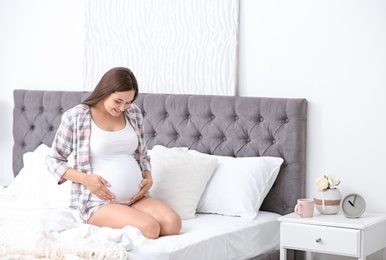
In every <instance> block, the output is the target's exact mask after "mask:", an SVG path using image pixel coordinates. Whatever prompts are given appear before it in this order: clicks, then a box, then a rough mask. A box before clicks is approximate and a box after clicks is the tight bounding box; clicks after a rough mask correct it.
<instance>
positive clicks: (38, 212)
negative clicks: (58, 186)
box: [0, 208, 143, 260]
mask: <svg viewBox="0 0 386 260" xmlns="http://www.w3.org/2000/svg"><path fill="white" fill-rule="evenodd" d="M140 238H143V236H142V235H141V233H140V232H139V230H138V229H136V228H133V227H129V226H127V227H125V228H123V229H111V228H98V227H96V226H92V225H87V224H80V223H77V222H76V221H75V219H74V217H73V216H72V215H71V213H69V212H66V211H60V210H53V209H47V208H45V209H27V210H16V211H8V212H7V211H5V212H4V211H0V259H66V260H67V259H76V260H78V259H132V257H131V255H130V253H129V252H128V251H130V250H132V249H133V246H134V244H133V239H140Z"/></svg>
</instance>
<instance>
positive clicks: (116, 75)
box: [82, 67, 138, 106]
mask: <svg viewBox="0 0 386 260" xmlns="http://www.w3.org/2000/svg"><path fill="white" fill-rule="evenodd" d="M129 90H134V92H135V93H134V98H133V100H132V101H134V100H135V99H136V98H137V96H138V84H137V79H136V78H135V76H134V74H133V72H132V71H131V70H129V69H128V68H125V67H115V68H112V69H110V70H109V71H107V72H106V73H105V74H104V75H103V77H102V78H101V80H100V81H99V83H98V85H97V86H96V87H95V89H94V91H93V92H92V93H91V94H90V96H89V97H88V98H86V99H85V100H84V101H83V102H82V104H85V105H88V106H92V105H95V104H97V103H98V102H99V101H101V100H103V99H104V98H105V97H107V96H109V95H110V94H112V93H114V92H124V91H129Z"/></svg>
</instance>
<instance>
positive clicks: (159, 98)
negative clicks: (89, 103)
mask: <svg viewBox="0 0 386 260" xmlns="http://www.w3.org/2000/svg"><path fill="white" fill-rule="evenodd" d="M88 94H89V93H88V92H80V91H79V92H77V91H39V90H14V101H15V107H14V124H13V127H14V129H13V135H14V142H15V144H14V148H13V170H14V175H15V176H16V175H17V174H18V173H19V171H20V169H21V168H22V167H23V160H22V155H23V153H25V152H28V151H33V150H34V149H35V148H36V147H37V146H39V145H40V144H41V143H45V144H47V145H49V146H51V143H52V140H53V138H54V135H55V131H56V128H57V127H58V125H59V123H60V119H61V115H62V113H63V112H64V111H65V110H67V109H69V108H71V107H73V106H75V105H77V104H79V103H80V102H81V100H83V99H84V98H85V97H86V96H87V95H88ZM135 103H136V104H137V105H138V106H139V107H140V108H141V109H142V112H143V115H144V119H145V137H146V142H147V146H148V148H149V149H151V148H152V147H153V146H154V145H156V144H160V145H164V146H166V147H173V146H184V147H189V148H190V149H194V150H198V151H200V152H204V153H208V154H215V155H227V156H235V157H245V156H276V157H282V158H283V159H284V163H283V165H282V167H281V170H280V173H279V176H278V178H277V180H276V182H275V184H274V186H273V188H272V189H271V191H270V192H269V194H268V196H267V197H266V199H265V200H264V203H263V206H262V210H266V211H272V212H277V213H280V214H287V213H290V212H293V208H294V206H295V204H296V200H297V199H298V198H300V197H304V196H305V177H306V134H307V101H306V100H305V99H288V98H258V97H232V96H204V95H177V94H140V95H139V96H138V98H137V100H136V101H135ZM235 174H237V172H236V173H235Z"/></svg>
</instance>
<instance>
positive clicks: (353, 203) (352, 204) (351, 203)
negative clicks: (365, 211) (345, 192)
mask: <svg viewBox="0 0 386 260" xmlns="http://www.w3.org/2000/svg"><path fill="white" fill-rule="evenodd" d="M356 199H357V195H355V197H354V201H353V202H351V200H349V201H348V203H350V205H351V206H353V207H354V205H355V200H356Z"/></svg>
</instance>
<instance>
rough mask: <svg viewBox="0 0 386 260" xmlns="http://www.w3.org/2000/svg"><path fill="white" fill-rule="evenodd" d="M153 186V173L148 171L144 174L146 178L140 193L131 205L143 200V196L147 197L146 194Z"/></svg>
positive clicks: (140, 185) (141, 184)
mask: <svg viewBox="0 0 386 260" xmlns="http://www.w3.org/2000/svg"><path fill="white" fill-rule="evenodd" d="M151 186H153V178H152V176H151V173H150V172H149V171H146V172H145V173H144V177H143V179H142V181H141V183H140V184H139V188H140V190H139V192H138V193H137V194H136V195H135V196H134V197H133V198H132V199H131V203H134V202H136V201H137V200H139V199H141V198H142V197H143V196H145V194H146V192H148V191H149V190H150V188H151Z"/></svg>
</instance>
